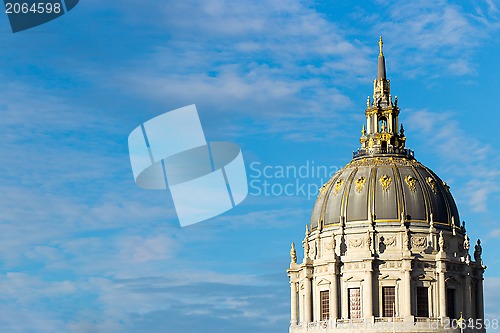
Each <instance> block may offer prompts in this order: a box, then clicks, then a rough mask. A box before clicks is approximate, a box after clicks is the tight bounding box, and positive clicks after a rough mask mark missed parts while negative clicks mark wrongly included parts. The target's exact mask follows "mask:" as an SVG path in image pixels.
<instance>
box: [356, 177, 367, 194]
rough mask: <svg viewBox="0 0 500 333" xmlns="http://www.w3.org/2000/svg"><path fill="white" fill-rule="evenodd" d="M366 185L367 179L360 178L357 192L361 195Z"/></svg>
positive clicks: (357, 182) (357, 181) (357, 183)
mask: <svg viewBox="0 0 500 333" xmlns="http://www.w3.org/2000/svg"><path fill="white" fill-rule="evenodd" d="M365 183H366V178H365V177H359V178H358V179H357V180H356V192H358V193H361V191H362V190H363V186H365Z"/></svg>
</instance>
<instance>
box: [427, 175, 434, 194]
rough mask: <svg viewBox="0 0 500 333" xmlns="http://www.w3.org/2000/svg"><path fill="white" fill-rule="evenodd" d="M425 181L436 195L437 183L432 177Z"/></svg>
mask: <svg viewBox="0 0 500 333" xmlns="http://www.w3.org/2000/svg"><path fill="white" fill-rule="evenodd" d="M425 181H426V182H427V184H429V187H430V188H431V190H432V192H434V193H436V181H435V180H434V179H432V177H427V179H426V180H425Z"/></svg>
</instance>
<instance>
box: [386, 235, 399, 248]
mask: <svg viewBox="0 0 500 333" xmlns="http://www.w3.org/2000/svg"><path fill="white" fill-rule="evenodd" d="M384 244H385V245H386V246H396V237H394V236H387V237H386V238H385V239H384Z"/></svg>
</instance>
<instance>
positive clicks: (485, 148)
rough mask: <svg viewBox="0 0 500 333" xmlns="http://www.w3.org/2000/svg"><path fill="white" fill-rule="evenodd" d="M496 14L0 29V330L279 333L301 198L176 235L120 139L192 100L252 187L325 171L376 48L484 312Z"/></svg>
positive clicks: (159, 197) (211, 13)
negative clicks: (445, 204)
mask: <svg viewBox="0 0 500 333" xmlns="http://www.w3.org/2000/svg"><path fill="white" fill-rule="evenodd" d="M499 10H500V2H498V1H493V0H490V1H448V2H447V1H425V0H424V1H418V2H410V3H408V2H394V1H366V2H363V3H362V4H361V3H358V4H352V3H351V2H348V1H324V2H320V1H301V2H298V1H294V0H282V1H259V2H254V1H246V0H241V1H219V0H214V1H189V0H188V1H182V2H181V1H147V2H139V1H130V0H122V1H115V2H104V1H96V0H86V1H81V2H80V4H79V5H78V6H77V7H75V9H73V10H72V11H71V12H69V13H68V14H67V15H64V16H62V17H61V18H59V19H57V20H54V21H52V22H49V23H47V24H45V25H42V26H39V27H36V28H33V29H31V30H27V31H24V32H20V33H16V34H13V33H12V32H11V30H10V27H9V26H8V20H7V17H6V16H4V17H3V19H2V20H1V21H0V39H1V40H2V45H3V48H2V52H0V60H1V61H2V69H1V70H0V84H1V86H2V93H1V98H0V114H1V118H0V133H1V141H0V159H1V161H2V165H1V167H0V331H1V332H14V333H18V332H19V333H21V332H22V333H25V332H37V333H45V332H51V333H52V332H71V333H73V332H75V333H84V332H85V333H89V332H106V333H108V332H124V333H132V332H133V333H136V332H169V333H171V332H172V333H175V332H184V333H191V332H192V333H195V332H196V333H199V332H208V331H210V332H217V333H219V332H221V333H223V332H234V331H238V332H242V333H245V332H255V331H257V332H262V333H266V332H287V329H288V320H289V319H288V318H289V306H288V302H289V289H288V288H289V286H288V282H287V277H286V273H285V270H286V268H287V266H288V263H289V254H288V253H289V246H290V243H291V242H292V241H295V242H296V243H298V242H300V241H301V239H302V238H303V232H304V225H305V224H306V223H307V222H308V221H309V214H310V211H311V209H312V205H313V203H314V196H313V197H311V198H308V197H307V196H305V195H302V194H301V193H298V195H293V196H286V195H281V196H279V195H278V196H275V195H269V196H265V195H250V196H249V197H248V198H247V199H246V200H245V201H244V202H243V203H242V204H241V205H239V206H238V207H237V208H235V209H233V210H232V211H230V212H228V213H226V214H224V215H221V216H219V217H216V218H213V219H211V220H208V221H205V222H203V223H199V224H197V225H193V226H190V227H187V228H180V227H179V223H178V221H177V217H176V214H175V211H174V207H173V204H172V200H171V198H170V197H169V194H168V193H165V192H163V191H147V190H143V189H140V188H138V187H137V186H136V185H135V183H134V179H133V176H132V171H131V168H130V161H129V157H128V150H127V137H128V135H129V133H130V132H131V131H132V130H133V129H134V128H135V127H136V126H138V125H139V124H141V123H143V122H144V121H146V120H148V119H150V118H153V117H154V116H157V115H159V114H162V113H164V112H167V111H169V110H172V109H175V108H178V107H182V106H185V105H189V104H196V105H197V108H198V112H199V114H200V118H201V121H202V123H203V126H204V130H205V135H206V137H207V140H208V141H231V142H234V143H237V144H239V145H240V146H241V148H242V151H243V154H244V158H245V163H246V165H247V171H248V173H249V177H250V179H257V180H260V181H263V180H265V179H264V178H263V177H257V173H258V171H256V170H262V168H263V167H265V166H270V167H272V168H274V169H273V170H275V169H276V168H277V167H279V166H294V167H297V168H298V167H300V166H303V165H311V164H312V163H314V165H316V166H328V167H329V168H331V169H332V170H335V169H336V168H341V167H342V166H343V165H345V164H346V163H347V162H348V161H349V160H350V156H351V152H352V151H353V150H354V149H356V148H357V147H358V145H359V141H358V139H359V135H360V130H361V125H362V124H363V122H364V114H363V112H364V108H365V103H366V96H368V95H371V94H372V80H373V79H374V78H375V75H376V59H377V55H378V45H377V41H378V37H379V35H383V36H384V41H385V44H384V53H385V55H386V62H387V72H388V76H389V78H390V79H391V83H392V93H393V95H398V96H399V105H400V107H401V108H402V113H401V116H400V119H401V121H402V122H403V123H404V124H405V129H406V135H407V143H408V146H410V147H411V148H412V149H414V150H415V156H416V157H417V159H418V160H419V161H421V162H422V163H424V164H425V165H427V166H429V167H431V168H432V169H433V170H434V171H435V172H436V173H437V174H438V175H439V176H440V177H441V178H442V179H443V180H445V181H446V182H448V183H449V184H450V186H451V190H452V193H453V195H454V197H455V200H456V201H457V204H458V206H459V210H460V215H461V219H462V220H465V221H466V225H467V229H468V232H469V234H470V237H471V239H472V240H473V241H474V242H475V240H476V239H477V238H481V240H482V242H483V248H484V252H483V253H484V261H485V263H486V265H488V269H487V271H486V280H485V289H486V290H485V295H486V313H487V316H488V317H490V318H500V310H498V309H499V308H500V306H499V305H500V304H499V301H498V300H497V299H500V259H499V258H498V256H497V255H496V253H498V251H499V250H500V248H499V245H498V244H499V238H500V225H499V224H498V216H499V213H500V212H499V208H498V202H499V189H500V186H499V185H498V184H499V175H500V171H499V157H498V155H499V150H498V146H499V140H498V135H497V128H498V123H499V122H500V116H499V112H498V111H497V109H498V89H499V88H498V87H499V86H500V79H499V77H500V62H499V61H498V54H499V53H500V40H499V39H498V35H499V33H500V12H499ZM252 163H253V164H252ZM308 163H309V164H308ZM251 165H253V166H254V168H251V167H250V166H251ZM267 180H268V181H269V182H270V183H271V184H287V183H289V182H294V180H293V179H291V178H286V177H285V178H280V179H277V178H276V177H274V178H273V177H271V179H267ZM322 180H323V181H326V179H322V177H316V176H312V175H309V176H308V177H305V179H301V182H303V183H305V184H309V183H312V184H318V185H321V181H322ZM251 193H252V190H251ZM253 194H255V193H253Z"/></svg>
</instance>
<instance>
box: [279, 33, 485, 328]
mask: <svg viewBox="0 0 500 333" xmlns="http://www.w3.org/2000/svg"><path fill="white" fill-rule="evenodd" d="M379 45H380V53H379V56H378V77H377V79H376V80H375V81H374V92H373V96H372V97H368V100H367V108H366V110H365V115H366V125H364V126H363V128H362V136H361V139H360V143H361V147H360V148H359V149H358V150H357V151H356V152H355V153H353V159H352V160H351V162H349V163H348V164H347V165H346V166H345V167H344V168H342V169H341V170H340V171H338V172H337V173H336V174H335V175H334V176H333V177H332V178H331V179H330V180H329V181H328V182H327V183H326V184H324V185H323V187H322V188H321V190H320V193H319V195H318V198H317V200H316V203H315V205H314V208H313V211H312V215H311V221H310V224H308V225H306V231H305V238H304V240H303V242H302V245H303V250H304V255H303V260H302V262H301V263H299V262H297V253H296V248H295V245H294V244H292V248H291V250H290V258H291V263H290V268H289V270H288V276H289V278H290V290H291V294H290V296H291V297H290V300H291V323H290V332H291V333H299V332H337V331H342V332H372V331H373V332H375V331H376V332H381V331H388V332H440V331H446V332H450V331H460V329H457V327H459V324H460V323H463V321H458V323H457V320H458V319H459V318H461V317H462V318H464V319H465V320H468V319H472V320H473V321H474V323H476V322H477V320H478V319H479V322H481V320H483V319H484V301H483V272H484V270H485V268H486V266H484V265H483V262H482V260H481V254H482V249H481V243H480V241H479V240H477V243H476V244H475V245H474V246H472V248H471V244H470V240H469V237H468V235H467V232H466V228H465V223H462V224H460V219H459V215H458V209H457V207H456V205H455V201H454V200H453V197H452V195H451V192H450V188H449V186H448V185H447V184H446V183H445V182H443V181H442V180H441V179H440V178H439V177H438V176H437V175H436V174H435V173H434V172H432V170H430V169H429V168H427V167H426V166H424V165H422V164H421V163H419V162H418V161H417V160H416V159H415V157H414V153H413V151H411V150H410V149H408V148H406V147H405V143H406V137H405V134H404V129H403V126H402V124H401V125H400V124H399V121H398V116H399V112H400V109H399V107H398V99H397V97H395V98H393V97H392V96H391V92H390V81H389V80H388V79H387V78H386V67H385V58H384V55H383V52H382V38H380V42H379ZM470 253H473V255H472V257H471V255H470ZM465 331H467V329H466V330H465ZM474 331H475V332H481V331H484V330H483V329H481V328H480V327H479V326H478V327H476V329H475V330H474Z"/></svg>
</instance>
